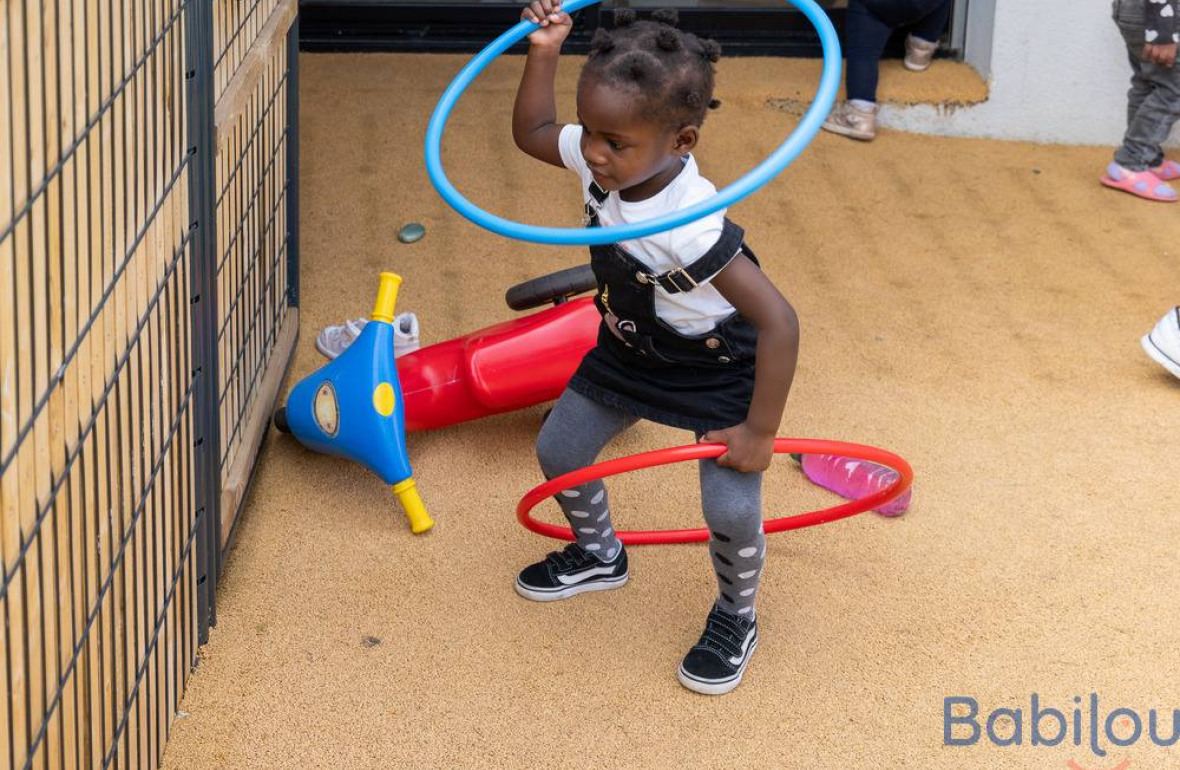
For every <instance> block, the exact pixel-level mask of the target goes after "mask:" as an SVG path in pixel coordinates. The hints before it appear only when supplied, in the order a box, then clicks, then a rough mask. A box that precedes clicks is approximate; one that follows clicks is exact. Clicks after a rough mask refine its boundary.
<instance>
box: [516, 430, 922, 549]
mask: <svg viewBox="0 0 1180 770" xmlns="http://www.w3.org/2000/svg"><path fill="white" fill-rule="evenodd" d="M725 449H726V447H725V445H724V444H689V445H687V446H678V447H671V448H668V449H657V450H655V451H654V452H643V453H641V454H637V455H631V456H629V457H620V458H618V459H615V460H607V461H606V462H601V463H598V464H596V465H590V466H587V467H585V468H579V469H578V470H576V471H572V472H570V473H566V474H564V475H562V476H558V477H557V478H555V479H551V480H549V481H546V482H545V483H544V484H541V485H540V486H537V487H534V488H532V489H530V490H529V491H528V492H527V493H526V494H525V496H524V497H522V498H521V499H520V503H518V504H517V506H516V518H517V520H518V521H519V522H520V523H521V524H523V525H524V527H525V529H528V530H531V531H533V532H536V533H537V534H539V535H545V536H546V537H552V538H556V539H558V540H574V533H573V530H571V529H570V528H569V527H563V526H558V525H556V524H546V523H545V522H541V521H537V520H536V519H534V518H533V517H532V516H531V515H530V512H531V511H532V510H533V508H535V507H536V506H537V504H538V503H540V502H541V501H542V500H545V499H546V498H548V497H552V496H553V495H555V494H557V493H558V492H561V491H562V490H564V489H569V488H571V487H576V486H580V485H582V484H585V483H587V482H589V481H595V480H597V479H603V478H606V477H607V476H617V475H619V474H620V473H628V472H630V471H637V470H641V469H643V468H654V467H656V466H659V465H670V464H672V463H680V462H686V461H688V460H701V459H704V458H707V457H720V456H721V455H722V454H724V453H725ZM774 452H775V454H790V453H792V452H795V453H799V454H825V455H840V456H842V457H851V458H853V459H856V460H868V461H870V462H874V463H877V464H878V465H884V466H887V467H889V468H892V469H893V470H895V471H897V474H898V478H897V481H895V482H893V483H892V484H890V485H889V486H888V487H886V488H885V489H882V490H881V491H880V492H874V493H873V494H871V495H868V496H867V497H862V498H861V499H859V500H852V501H849V502H846V503H841V504H840V505H834V506H832V507H831V508H824V509H821V510H818V511H810V512H808V513H799V514H796V515H794V516H781V517H779V518H777V519H770V520H768V521H766V522H765V524H764V525H763V529H764V530H765V532H766V534H768V535H769V534H772V533H774V532H785V531H787V530H790V529H802V528H804V527H813V526H815V525H816V524H826V523H827V522H829V521H837V520H839V519H846V518H848V517H849V516H855V515H856V514H858V513H864V512H865V511H870V510H872V509H874V508H878V507H880V506H882V505H884V504H886V503H888V502H890V501H891V500H893V499H894V498H896V497H898V496H899V495H901V494H903V493H904V492H905V491H906V490H907V489H909V488H910V484H912V483H913V480H914V470H913V468H911V467H910V464H909V463H907V462H906V461H905V460H904V459H902V458H901V457H899V456H898V455H895V454H893V453H892V452H888V451H886V450H884V449H878V448H877V447H872V446H868V445H866V444H853V443H849V442H846V441H829V440H826V439H814V438H778V439H775V440H774ZM617 534H618V536H619V539H620V540H622V541H623V542H624V543H626V544H627V545H657V544H672V543H703V542H705V541H707V540H708V539H709V530H707V529H704V528H701V529H654V530H632V531H629V532H618V533H617Z"/></svg>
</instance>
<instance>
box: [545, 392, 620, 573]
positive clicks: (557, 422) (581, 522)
mask: <svg viewBox="0 0 1180 770" xmlns="http://www.w3.org/2000/svg"><path fill="white" fill-rule="evenodd" d="M635 422H636V418H635V417H632V416H631V415H629V414H626V413H625V412H621V411H619V410H617V409H611V408H610V407H606V406H602V405H601V404H599V403H597V402H595V401H591V400H590V399H588V398H586V397H585V396H582V395H580V394H578V393H575V392H574V391H572V390H566V391H565V392H564V393H562V395H561V398H560V399H558V401H557V404H556V405H555V406H554V407H553V411H552V412H550V413H549V417H548V419H546V420H545V425H544V426H543V427H542V428H541V434H540V435H539V436H538V437H537V458H538V459H539V460H540V462H541V470H542V472H543V473H544V474H545V478H548V479H552V478H555V477H557V476H560V475H562V474H564V473H569V472H570V471H575V470H577V469H578V468H584V467H586V466H587V465H590V464H591V463H593V462H594V460H595V459H596V458H597V457H598V453H599V452H601V451H602V448H603V447H604V446H606V445H607V444H608V443H609V442H610V440H611V439H613V438H614V437H615V436H617V435H619V434H620V433H622V432H623V431H624V430H626V429H627V428H629V427H631V426H632V425H634V424H635ZM557 503H558V505H560V506H561V511H562V513H564V514H565V517H566V519H567V520H568V521H569V523H570V527H572V528H573V530H574V534H575V535H576V536H577V542H578V545H580V546H582V548H584V549H586V550H587V551H589V552H590V553H592V554H594V555H595V556H597V557H598V558H600V559H602V560H603V561H610V560H611V559H613V558H614V557H615V555H616V554H617V553H618V552H619V548H620V546H621V543H620V541H619V539H618V537H616V536H615V531H614V528H613V527H612V526H611V521H610V510H609V508H608V506H607V495H606V486H605V485H604V484H603V483H602V482H601V481H591V482H590V483H588V484H583V485H581V486H578V487H574V488H572V489H567V490H565V491H563V492H560V493H558V495H557Z"/></svg>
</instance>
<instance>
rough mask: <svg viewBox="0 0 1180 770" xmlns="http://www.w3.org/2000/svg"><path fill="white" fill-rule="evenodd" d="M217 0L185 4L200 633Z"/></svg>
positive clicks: (209, 534)
mask: <svg viewBox="0 0 1180 770" xmlns="http://www.w3.org/2000/svg"><path fill="white" fill-rule="evenodd" d="M212 2H213V0H190V2H189V4H188V7H187V9H186V10H185V17H186V18H185V48H186V51H185V54H186V61H187V69H186V75H187V77H188V132H189V134H188V135H189V142H188V151H189V153H190V154H191V155H192V156H193V162H192V164H191V165H190V166H189V179H188V192H189V227H190V228H191V229H192V231H193V237H192V252H191V262H190V264H191V270H190V273H189V275H190V276H192V285H191V287H190V289H191V296H190V297H189V300H190V301H191V302H192V323H193V330H192V332H193V333H192V340H193V343H192V344H193V351H192V354H193V369H194V376H195V377H197V379H198V383H197V386H196V392H195V396H194V413H193V421H194V426H193V437H194V447H193V451H194V466H195V469H194V475H195V480H196V483H195V485H194V486H195V490H194V493H195V495H196V510H197V516H198V519H199V522H200V524H199V526H200V535H198V537H197V615H198V617H197V622H198V641H199V642H200V643H201V644H204V643H205V642H206V641H207V640H208V638H209V627H210V626H211V625H214V624H215V623H216V622H217V603H216V588H217V575H218V571H219V565H218V560H219V558H220V555H221V537H220V532H221V511H220V503H221V478H220V462H219V461H220V458H221V448H220V447H221V436H220V420H219V419H218V382H219V378H218V365H217V364H218V361H217V319H218V316H217V285H216V280H217V254H216V249H217V244H216V233H215V231H214V227H213V222H214V219H213V206H214V196H215V194H216V192H215V184H216V182H215V176H214V174H215V171H216V169H215V166H214V152H215V150H216V147H215V146H214V143H215V141H216V131H215V127H214V122H213V118H214V99H213V5H212Z"/></svg>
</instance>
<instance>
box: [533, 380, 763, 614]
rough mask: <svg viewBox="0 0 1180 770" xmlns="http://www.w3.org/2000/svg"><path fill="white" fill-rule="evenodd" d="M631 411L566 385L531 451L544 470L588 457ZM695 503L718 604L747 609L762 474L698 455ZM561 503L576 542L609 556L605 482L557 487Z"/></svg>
mask: <svg viewBox="0 0 1180 770" xmlns="http://www.w3.org/2000/svg"><path fill="white" fill-rule="evenodd" d="M636 421H637V420H636V418H635V417H632V416H631V415H629V414H627V413H625V412H622V411H619V410H617V409H612V408H610V407H607V406H603V405H601V404H599V403H596V402H594V401H591V400H590V399H588V398H586V397H585V396H582V395H580V394H578V393H575V392H573V391H572V390H568V389H567V390H566V391H565V393H563V394H562V396H561V398H560V399H559V400H558V402H557V405H556V406H554V407H553V411H552V412H551V413H550V415H549V418H548V419H547V420H545V426H544V427H543V428H542V429H541V435H540V436H539V437H538V438H537V457H538V459H539V460H540V461H541V470H542V471H543V472H544V473H545V476H546V478H554V477H555V476H560V475H561V474H563V473H569V472H570V471H573V470H577V469H578V468H584V467H585V466H587V465H590V464H592V463H593V462H594V461H595V459H597V457H598V453H599V452H601V451H602V448H603V447H604V446H606V445H607V443H609V442H610V440H611V439H613V438H614V437H615V436H617V435H619V434H620V433H622V432H623V431H624V430H626V429H627V428H629V427H631V426H632V425H634V424H635V422H636ZM699 469H700V482H701V509H702V511H703V512H704V514H705V524H706V525H707V526H708V527H709V532H710V533H712V536H711V537H710V538H709V555H710V557H711V559H712V562H713V570H714V572H716V573H717V586H718V593H719V597H718V600H717V605H718V606H719V607H720V608H721V609H723V610H725V611H726V612H732V613H737V614H740V615H744V616H747V617H752V616H753V614H754V599H755V597H756V596H757V593H758V581H759V578H760V577H761V576H762V565H763V562H764V560H765V558H766V536H765V535H764V534H763V532H762V474H761V473H739V472H738V471H735V470H732V469H730V468H723V467H721V466H720V465H718V464H717V463H716V462H715V461H713V460H701V461H700V463H699ZM557 501H558V503H559V504H560V505H561V510H562V512H563V513H564V514H565V517H566V519H568V520H569V523H570V527H572V528H573V530H574V533H575V534H576V535H577V538H578V545H580V546H582V547H583V548H585V549H586V550H587V551H589V552H591V553H593V554H594V555H595V556H597V557H598V558H599V559H602V560H603V561H612V560H613V559H614V558H615V557H616V556H617V555H618V553H619V548H620V545H621V544H620V542H619V539H618V538H617V537H616V536H615V530H614V527H613V525H612V524H611V520H610V507H609V504H608V502H607V494H606V487H605V486H604V485H603V483H602V482H601V481H593V482H590V483H589V484H584V485H582V486H580V487H574V488H573V489H568V490H566V491H564V492H562V493H560V494H559V495H558V497H557Z"/></svg>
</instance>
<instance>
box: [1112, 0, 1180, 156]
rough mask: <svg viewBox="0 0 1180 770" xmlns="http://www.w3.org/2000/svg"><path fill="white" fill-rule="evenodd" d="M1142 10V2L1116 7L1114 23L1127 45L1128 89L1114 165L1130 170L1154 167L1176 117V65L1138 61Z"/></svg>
mask: <svg viewBox="0 0 1180 770" xmlns="http://www.w3.org/2000/svg"><path fill="white" fill-rule="evenodd" d="M1145 14H1146V11H1145V9H1144V6H1143V4H1142V3H1135V2H1123V3H1119V5H1118V15H1117V16H1116V17H1115V21H1116V22H1117V23H1118V26H1119V31H1120V32H1122V35H1123V39H1124V40H1125V41H1126V44H1127V55H1128V58H1129V59H1130V62H1131V72H1132V75H1131V89H1130V91H1128V93H1127V113H1128V114H1127V133H1126V135H1125V136H1124V137H1123V144H1122V146H1121V147H1119V149H1118V150H1117V151H1116V152H1115V155H1114V160H1115V163H1117V164H1119V165H1120V166H1122V167H1123V168H1125V169H1128V170H1130V171H1143V170H1144V169H1148V168H1152V167H1154V166H1158V165H1159V164H1160V163H1161V162H1162V161H1163V157H1164V153H1163V143H1164V140H1166V139H1167V138H1168V134H1169V133H1171V131H1172V125H1173V124H1174V123H1175V122H1176V118H1177V116H1180V66H1173V67H1163V66H1161V65H1158V64H1154V63H1152V62H1148V61H1144V60H1143V59H1142V52H1143V46H1144V43H1145V41H1144V39H1143V27H1144V23H1145V22H1144V19H1145Z"/></svg>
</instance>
